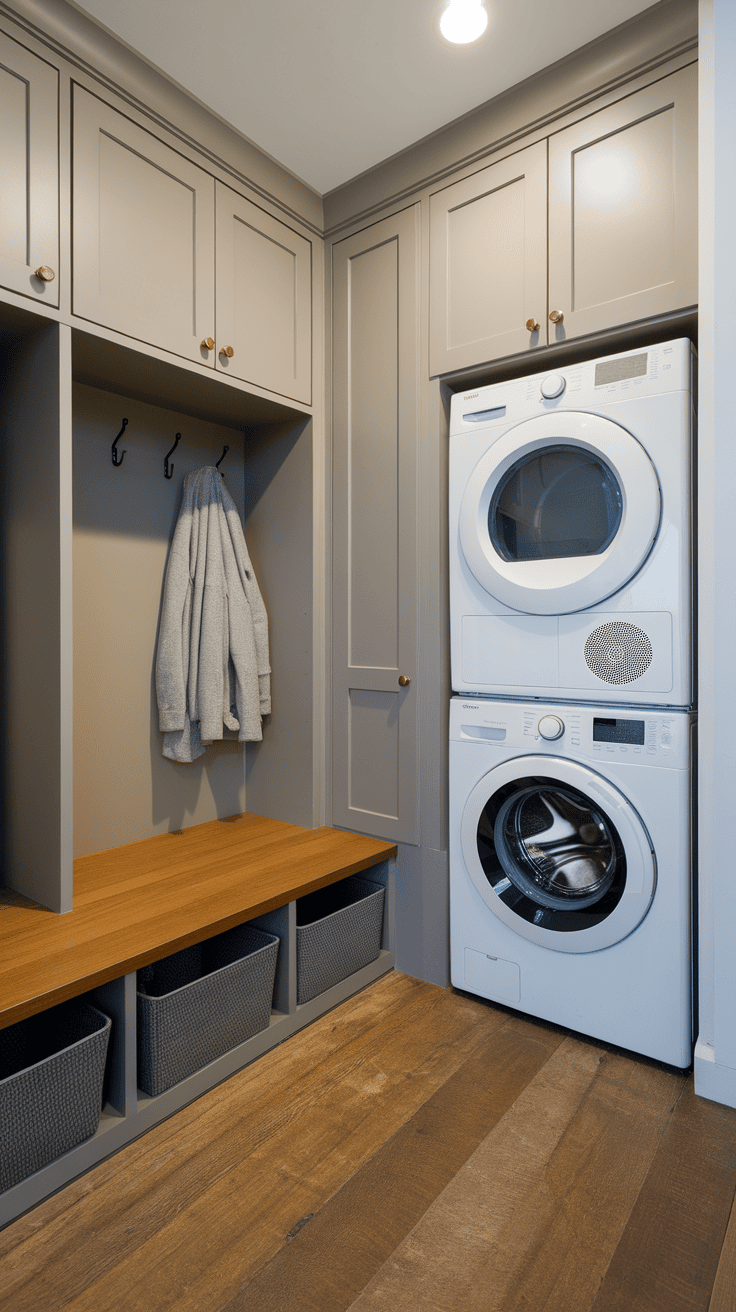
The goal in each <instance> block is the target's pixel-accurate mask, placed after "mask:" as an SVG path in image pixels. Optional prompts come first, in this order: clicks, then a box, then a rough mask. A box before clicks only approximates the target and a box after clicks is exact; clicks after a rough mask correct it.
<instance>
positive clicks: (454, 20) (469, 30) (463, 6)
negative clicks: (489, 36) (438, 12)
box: [440, 0, 488, 46]
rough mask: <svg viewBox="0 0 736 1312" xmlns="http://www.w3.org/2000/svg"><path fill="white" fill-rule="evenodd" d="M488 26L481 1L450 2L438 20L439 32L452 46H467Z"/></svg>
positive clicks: (456, 0) (454, 0)
mask: <svg viewBox="0 0 736 1312" xmlns="http://www.w3.org/2000/svg"><path fill="white" fill-rule="evenodd" d="M487 25H488V14H487V13H486V11H485V9H484V8H483V3H482V0H450V3H449V4H448V6H447V8H446V10H445V12H444V13H443V15H442V17H441V19H440V32H441V33H442V35H443V37H444V38H445V40H446V41H452V43H453V45H457V46H462V45H468V43H469V42H470V41H477V40H478V37H479V36H482V35H483V33H484V32H485V30H486V27H487Z"/></svg>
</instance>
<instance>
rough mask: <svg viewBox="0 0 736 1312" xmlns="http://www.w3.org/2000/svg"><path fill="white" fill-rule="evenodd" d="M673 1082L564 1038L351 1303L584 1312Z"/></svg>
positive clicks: (409, 1308) (440, 1310)
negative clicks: (405, 1237)
mask: <svg viewBox="0 0 736 1312" xmlns="http://www.w3.org/2000/svg"><path fill="white" fill-rule="evenodd" d="M601 1059H603V1060H601ZM681 1086H682V1077H680V1076H677V1075H675V1074H673V1073H672V1072H669V1071H664V1070H661V1069H660V1068H656V1067H651V1066H648V1065H643V1064H642V1065H638V1064H637V1063H635V1062H632V1061H631V1060H630V1059H629V1058H627V1057H619V1056H617V1055H615V1054H613V1055H608V1054H606V1053H605V1052H603V1051H602V1050H601V1049H600V1048H598V1047H596V1046H594V1045H592V1044H585V1043H582V1042H580V1041H579V1040H577V1039H574V1038H567V1039H565V1041H564V1042H563V1043H562V1044H561V1046H560V1047H559V1048H558V1049H557V1051H556V1052H555V1053H554V1054H553V1056H552V1057H551V1058H550V1059H549V1061H548V1062H547V1063H546V1065H545V1066H544V1067H543V1069H542V1070H541V1071H540V1072H539V1074H538V1075H536V1076H535V1077H534V1079H532V1080H531V1082H530V1083H529V1085H528V1087H527V1088H526V1089H525V1090H524V1091H523V1092H522V1093H521V1094H520V1096H519V1097H518V1099H517V1100H516V1102H515V1103H514V1105H513V1106H512V1107H511V1108H510V1110H509V1111H508V1112H507V1113H506V1115H505V1116H504V1117H503V1118H502V1119H501V1120H500V1121H499V1122H498V1124H497V1125H496V1126H495V1128H494V1129H493V1130H492V1131H491V1132H490V1133H489V1134H488V1135H487V1136H486V1138H485V1139H484V1141H483V1143H482V1144H481V1145H480V1147H479V1148H478V1149H477V1150H476V1152H475V1153H474V1154H473V1155H472V1157H470V1159H469V1160H468V1162H467V1163H466V1165H465V1166H464V1167H463V1168H462V1169H461V1170H460V1171H458V1173H457V1175H456V1176H455V1177H454V1179H453V1180H452V1181H451V1183H450V1184H448V1186H447V1187H446V1188H445V1190H444V1191H443V1193H442V1194H441V1195H440V1197H439V1198H438V1199H437V1201H436V1202H435V1203H434V1204H433V1205H432V1206H430V1207H429V1209H428V1210H427V1212H426V1214H425V1216H424V1217H423V1218H422V1219H421V1220H420V1221H419V1222H418V1224H417V1225H416V1226H415V1227H414V1229H413V1231H412V1232H411V1233H410V1234H409V1235H408V1237H407V1239H406V1240H405V1241H404V1243H403V1244H401V1245H400V1246H399V1247H398V1248H397V1250H396V1252H395V1253H394V1254H393V1256H392V1257H391V1258H389V1260H388V1261H387V1262H386V1263H385V1265H384V1267H383V1268H382V1269H381V1270H380V1271H379V1272H378V1273H377V1275H376V1276H375V1277H374V1279H373V1280H372V1281H371V1282H370V1283H369V1284H368V1285H367V1287H366V1289H365V1290H364V1291H363V1292H362V1293H361V1294H360V1295H359V1296H358V1297H357V1298H356V1299H355V1300H354V1302H353V1303H351V1304H350V1308H351V1312H371V1310H372V1309H379V1308H380V1309H387V1308H391V1312H416V1310H417V1309H420V1308H421V1310H422V1312H512V1309H513V1312H521V1309H524V1312H532V1310H533V1312H540V1310H541V1309H545V1312H547V1310H549V1312H552V1309H555V1312H563V1309H564V1312H589V1309H590V1305H591V1302H592V1299H593V1297H594V1296H595V1290H596V1288H597V1286H598V1283H599V1281H600V1277H601V1274H602V1272H603V1271H605V1269H606V1267H607V1265H608V1263H609V1261H610V1258H611V1254H612V1253H613V1251H614V1249H615V1246H616V1242H617V1239H618V1235H619V1234H620V1233H621V1231H622V1230H623V1228H624V1226H625V1224H626V1220H627V1218H628V1215H629V1212H630V1210H631V1207H632V1205H633V1202H634V1200H635V1199H636V1196H637V1194H638V1191H639V1189H640V1188H641V1185H642V1182H643V1180H644V1178H645V1176H646V1171H647V1165H648V1162H649V1161H651V1159H652V1157H653V1155H654V1153H655V1151H656V1148H657V1144H658V1142H659V1139H660V1137H661V1134H662V1130H663V1127H664V1125H665V1124H666V1122H667V1118H668V1116H669V1115H670V1110H671V1107H672V1103H673V1101H674V1100H675V1098H676V1097H677V1092H678V1090H679V1088H680V1087H681Z"/></svg>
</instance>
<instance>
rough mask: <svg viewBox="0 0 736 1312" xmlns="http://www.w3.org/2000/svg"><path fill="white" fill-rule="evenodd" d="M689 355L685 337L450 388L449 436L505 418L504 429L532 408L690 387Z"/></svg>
mask: <svg viewBox="0 0 736 1312" xmlns="http://www.w3.org/2000/svg"><path fill="white" fill-rule="evenodd" d="M693 373H694V353H693V348H692V346H691V343H690V342H689V341H688V340H687V338H680V339H679V340H677V341H673V342H660V343H658V344H657V345H656V346H649V347H647V348H646V350H642V349H641V348H639V350H636V351H624V352H621V353H620V354H619V355H609V356H606V357H605V358H603V359H600V358H599V359H597V360H584V361H582V362H581V363H579V364H571V365H566V366H563V367H562V368H561V369H557V370H550V369H547V370H546V371H545V372H544V373H539V374H531V375H530V376H528V377H526V378H511V379H509V381H508V382H504V383H490V384H489V385H488V386H487V387H478V388H476V389H475V390H474V391H469V392H456V393H455V395H454V396H453V398H452V402H451V407H450V435H451V436H455V435H457V434H460V433H476V432H477V431H478V429H479V427H481V426H482V427H488V426H492V425H493V424H496V423H498V424H500V423H501V422H502V421H505V425H504V426H505V427H508V426H509V424H510V423H515V422H517V419H518V420H521V419H529V418H530V417H531V416H532V415H533V414H534V413H535V409H536V410H538V413H539V414H544V412H545V410H557V409H559V408H560V407H562V408H563V409H566V410H591V411H595V410H596V409H597V408H598V407H600V406H601V405H604V404H610V403H611V402H612V401H624V400H628V399H630V398H631V397H638V396H661V395H662V394H663V393H665V392H679V391H688V390H690V389H691V388H692V386H693Z"/></svg>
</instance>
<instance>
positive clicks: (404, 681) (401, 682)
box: [399, 674, 411, 688]
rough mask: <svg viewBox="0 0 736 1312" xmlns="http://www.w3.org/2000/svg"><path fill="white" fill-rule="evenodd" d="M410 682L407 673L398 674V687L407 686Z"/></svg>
mask: <svg viewBox="0 0 736 1312" xmlns="http://www.w3.org/2000/svg"><path fill="white" fill-rule="evenodd" d="M410 683H411V679H410V678H409V676H408V674H400V675H399V687H400V688H408V687H409V684H410Z"/></svg>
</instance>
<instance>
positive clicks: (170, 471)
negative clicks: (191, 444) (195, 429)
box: [164, 433, 181, 478]
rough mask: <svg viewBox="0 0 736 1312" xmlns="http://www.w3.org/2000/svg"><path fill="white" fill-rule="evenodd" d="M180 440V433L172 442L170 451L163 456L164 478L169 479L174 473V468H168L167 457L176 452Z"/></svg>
mask: <svg viewBox="0 0 736 1312" xmlns="http://www.w3.org/2000/svg"><path fill="white" fill-rule="evenodd" d="M180 439H181V433H177V435H176V441H175V442H174V445H173V446H172V448H171V450H170V451H167V452H166V455H165V456H164V478H171V475H172V474H173V472H174V466H173V465H171V467H169V456H171V455H173V454H174V452H175V451H176V448H177V447H178V445H179V441H180Z"/></svg>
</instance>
